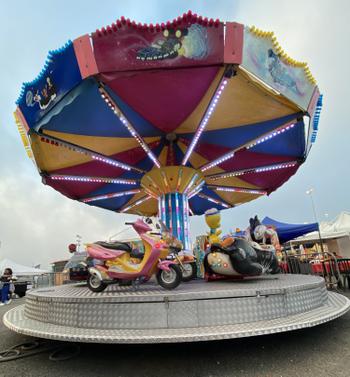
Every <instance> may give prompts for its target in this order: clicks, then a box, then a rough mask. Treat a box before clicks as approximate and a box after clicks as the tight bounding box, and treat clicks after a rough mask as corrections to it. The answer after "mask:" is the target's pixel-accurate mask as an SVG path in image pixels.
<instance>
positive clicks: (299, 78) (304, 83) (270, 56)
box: [242, 27, 315, 110]
mask: <svg viewBox="0 0 350 377" xmlns="http://www.w3.org/2000/svg"><path fill="white" fill-rule="evenodd" d="M242 66H243V68H245V69H246V70H247V71H249V72H251V73H252V74H254V75H255V76H257V77H258V78H259V79H261V80H262V81H264V82H265V83H266V84H268V85H269V86H271V87H272V88H273V89H275V90H277V91H278V92H280V93H281V94H283V95H284V96H285V97H287V98H288V99H290V100H291V101H293V102H295V103H296V104H297V105H299V106H300V107H301V108H302V109H304V110H306V109H307V107H308V105H309V102H310V100H311V97H312V94H313V91H314V89H315V84H314V83H313V82H312V81H311V80H309V79H308V78H307V77H306V74H305V68H304V67H302V66H300V67H299V66H293V65H291V64H289V63H288V62H286V61H285V60H284V59H283V58H282V57H281V55H280V54H278V53H277V51H276V48H275V46H274V44H273V41H272V39H271V38H269V37H266V36H257V35H256V34H254V33H253V32H251V31H250V29H249V28H248V27H245V28H244V43H243V62H242Z"/></svg>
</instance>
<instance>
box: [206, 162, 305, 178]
mask: <svg viewBox="0 0 350 377" xmlns="http://www.w3.org/2000/svg"><path fill="white" fill-rule="evenodd" d="M297 164H298V161H289V162H282V163H280V164H272V165H265V166H260V167H255V168H248V169H241V170H233V171H230V172H225V173H219V174H212V175H207V176H206V178H208V179H212V180H217V179H221V178H230V177H238V176H240V175H244V174H250V173H264V172H266V171H273V170H280V169H287V168H291V167H294V166H296V165H297Z"/></svg>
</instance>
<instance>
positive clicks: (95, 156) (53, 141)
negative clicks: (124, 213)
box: [35, 132, 145, 173]
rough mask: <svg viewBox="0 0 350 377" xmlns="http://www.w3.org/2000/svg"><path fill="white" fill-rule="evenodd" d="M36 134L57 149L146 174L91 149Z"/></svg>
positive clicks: (42, 140)
mask: <svg viewBox="0 0 350 377" xmlns="http://www.w3.org/2000/svg"><path fill="white" fill-rule="evenodd" d="M35 134H36V135H38V136H40V141H41V142H43V143H48V144H51V145H54V146H56V147H59V146H61V147H65V148H68V149H71V150H73V151H74V152H77V153H81V154H84V155H87V156H90V157H91V158H92V159H93V160H97V161H101V162H103V163H105V164H108V165H112V166H115V167H118V168H121V169H124V170H128V171H130V170H135V171H137V172H139V173H145V171H144V170H142V169H139V168H136V167H133V166H130V165H128V164H124V163H123V162H119V161H117V160H114V159H113V158H109V157H107V156H105V155H103V154H101V153H97V152H93V151H91V150H90V149H87V148H83V147H80V146H78V145H75V144H71V143H68V142H67V141H64V140H61V139H58V138H56V137H52V136H47V135H41V134H39V133H37V132H35Z"/></svg>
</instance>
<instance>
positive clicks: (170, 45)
mask: <svg viewBox="0 0 350 377" xmlns="http://www.w3.org/2000/svg"><path fill="white" fill-rule="evenodd" d="M187 33H188V30H187V29H182V30H181V29H177V30H174V29H169V30H168V29H166V30H164V31H163V37H164V38H165V39H159V40H158V41H156V42H155V43H153V44H152V45H151V46H149V47H144V48H142V49H140V50H139V51H138V52H137V55H136V59H138V60H163V59H173V58H176V57H177V56H178V55H181V46H182V40H183V38H184V36H186V35H187Z"/></svg>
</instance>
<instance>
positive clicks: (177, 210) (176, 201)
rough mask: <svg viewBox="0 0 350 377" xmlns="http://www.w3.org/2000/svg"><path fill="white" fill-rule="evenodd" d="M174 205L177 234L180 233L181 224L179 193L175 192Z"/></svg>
mask: <svg viewBox="0 0 350 377" xmlns="http://www.w3.org/2000/svg"><path fill="white" fill-rule="evenodd" d="M175 207H176V226H177V236H178V237H179V236H180V234H181V225H180V206H179V194H178V193H177V192H175Z"/></svg>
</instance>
